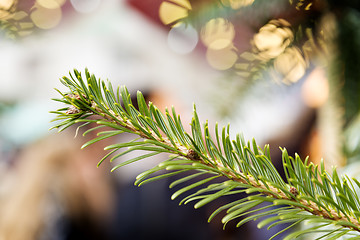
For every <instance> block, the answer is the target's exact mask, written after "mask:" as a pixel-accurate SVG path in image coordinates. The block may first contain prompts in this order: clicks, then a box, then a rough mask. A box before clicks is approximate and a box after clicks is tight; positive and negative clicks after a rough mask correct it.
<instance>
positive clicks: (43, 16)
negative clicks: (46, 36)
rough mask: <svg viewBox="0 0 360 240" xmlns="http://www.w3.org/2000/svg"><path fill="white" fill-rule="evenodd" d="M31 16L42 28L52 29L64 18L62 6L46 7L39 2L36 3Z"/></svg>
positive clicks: (36, 24)
mask: <svg viewBox="0 0 360 240" xmlns="http://www.w3.org/2000/svg"><path fill="white" fill-rule="evenodd" d="M30 18H31V20H32V21H33V23H34V24H35V26H37V27H38V28H41V29H51V28H54V27H56V26H57V25H58V24H59V23H60V20H61V18H62V11H61V7H60V6H58V7H57V8H46V7H44V6H42V5H40V4H39V3H36V4H35V5H34V10H33V11H32V13H31V14H30Z"/></svg>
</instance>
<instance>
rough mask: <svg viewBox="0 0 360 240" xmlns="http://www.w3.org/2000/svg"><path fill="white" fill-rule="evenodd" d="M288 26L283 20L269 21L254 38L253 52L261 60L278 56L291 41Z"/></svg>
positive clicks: (291, 34) (291, 37)
mask: <svg viewBox="0 0 360 240" xmlns="http://www.w3.org/2000/svg"><path fill="white" fill-rule="evenodd" d="M293 39H294V36H293V32H292V31H291V29H290V24H289V23H288V22H287V21H285V20H284V19H278V20H271V21H270V22H269V23H268V24H266V25H265V26H263V27H262V28H260V30H259V32H258V33H257V34H256V35H255V36H254V39H253V44H254V47H255V48H256V49H255V51H256V52H257V54H258V57H259V58H260V59H261V60H269V59H272V58H275V57H277V56H279V55H280V54H281V53H282V52H283V51H284V50H285V49H286V48H287V47H288V46H289V45H290V43H291V42H292V41H293Z"/></svg>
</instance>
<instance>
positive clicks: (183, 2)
mask: <svg viewBox="0 0 360 240" xmlns="http://www.w3.org/2000/svg"><path fill="white" fill-rule="evenodd" d="M169 1H170V2H173V3H176V4H178V5H180V6H183V7H184V8H187V9H189V10H191V4H190V2H189V1H188V0H169Z"/></svg>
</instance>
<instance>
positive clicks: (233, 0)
mask: <svg viewBox="0 0 360 240" xmlns="http://www.w3.org/2000/svg"><path fill="white" fill-rule="evenodd" d="M221 2H222V4H224V5H225V6H227V7H231V8H232V9H234V10H236V9H239V8H242V7H246V6H249V5H251V4H253V2H254V0H221Z"/></svg>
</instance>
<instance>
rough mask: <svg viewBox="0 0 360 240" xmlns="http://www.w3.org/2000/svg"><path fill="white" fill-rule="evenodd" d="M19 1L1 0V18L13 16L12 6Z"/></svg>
mask: <svg viewBox="0 0 360 240" xmlns="http://www.w3.org/2000/svg"><path fill="white" fill-rule="evenodd" d="M16 3H17V1H15V0H0V19H7V18H8V17H11V8H14V5H15V4H16Z"/></svg>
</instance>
